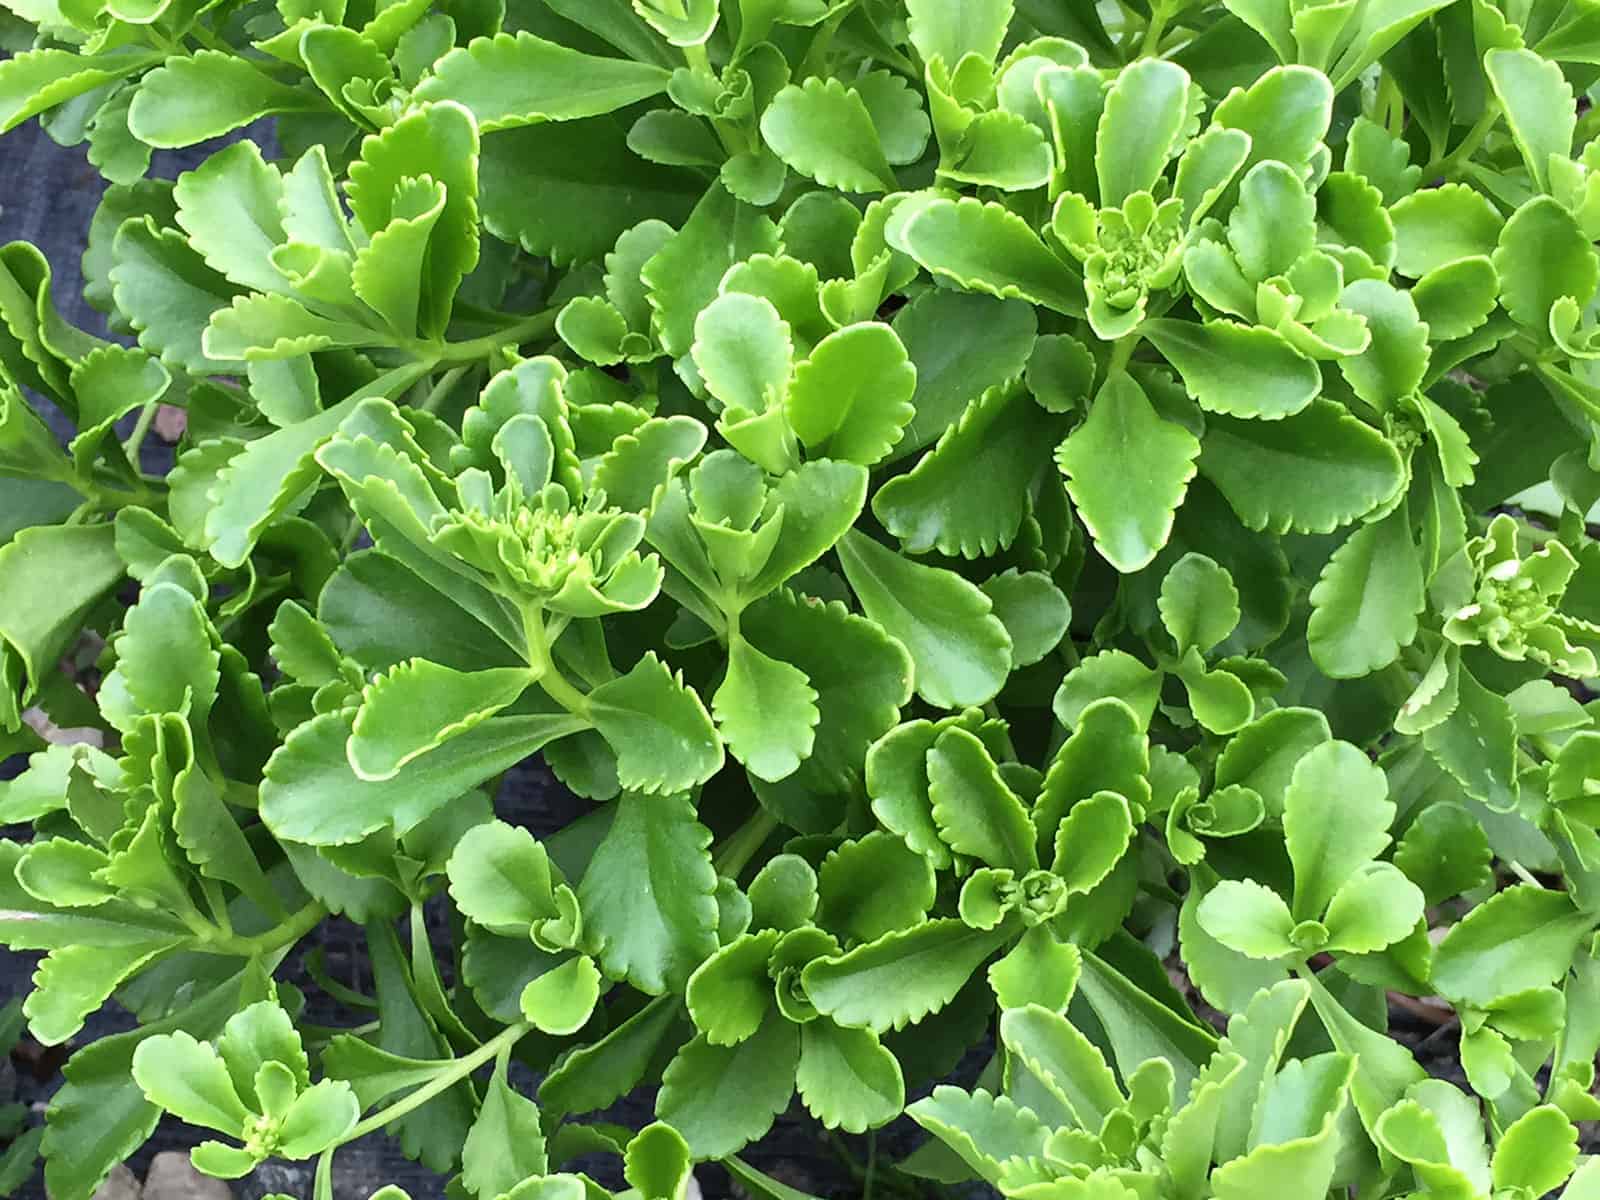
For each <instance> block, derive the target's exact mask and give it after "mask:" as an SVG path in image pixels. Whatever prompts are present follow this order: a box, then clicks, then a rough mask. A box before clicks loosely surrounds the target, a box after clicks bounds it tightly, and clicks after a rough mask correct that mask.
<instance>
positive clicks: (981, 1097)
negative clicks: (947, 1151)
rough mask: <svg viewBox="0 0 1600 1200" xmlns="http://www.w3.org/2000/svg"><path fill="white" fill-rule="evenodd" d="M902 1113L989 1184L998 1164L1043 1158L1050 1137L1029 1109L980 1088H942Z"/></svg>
mask: <svg viewBox="0 0 1600 1200" xmlns="http://www.w3.org/2000/svg"><path fill="white" fill-rule="evenodd" d="M906 1114H907V1115H908V1116H909V1117H910V1118H911V1119H912V1120H913V1121H915V1122H916V1123H917V1124H918V1125H921V1126H922V1127H923V1128H924V1129H926V1130H928V1132H930V1133H932V1134H933V1135H934V1136H935V1137H937V1138H938V1139H939V1140H940V1141H941V1142H943V1143H944V1144H945V1145H947V1146H949V1147H950V1148H951V1149H952V1150H954V1151H955V1152H956V1153H957V1154H959V1155H960V1156H961V1159H962V1161H963V1162H965V1163H966V1164H967V1166H968V1167H970V1168H971V1169H972V1170H973V1172H975V1173H976V1174H977V1175H979V1176H980V1177H982V1178H984V1179H986V1180H988V1181H989V1182H990V1183H996V1182H998V1181H999V1179H1000V1174H1001V1166H1002V1165H1003V1164H1004V1163H1006V1162H1007V1161H1009V1160H1012V1159H1018V1158H1021V1159H1036V1158H1042V1157H1043V1155H1044V1148H1045V1143H1046V1142H1047V1140H1048V1138H1049V1131H1048V1130H1047V1129H1046V1128H1045V1127H1044V1125H1043V1123H1042V1122H1040V1120H1039V1118H1038V1117H1037V1116H1035V1115H1034V1113H1033V1110H1032V1109H1028V1108H1022V1107H1020V1106H1018V1105H1017V1104H1016V1102H1015V1101H1013V1100H1011V1099H1010V1098H1009V1097H1007V1096H991V1095H990V1094H989V1093H988V1092H986V1091H983V1090H982V1089H979V1090H977V1091H974V1092H963V1091H962V1090H961V1089H960V1088H954V1087H951V1086H949V1085H948V1084H941V1085H940V1086H938V1087H936V1088H934V1089H933V1094H932V1095H931V1096H924V1097H923V1098H922V1099H921V1100H918V1101H917V1102H916V1103H915V1104H913V1105H911V1107H910V1108H908V1109H906ZM1118 1200H1121V1198H1120V1197H1119V1198H1118Z"/></svg>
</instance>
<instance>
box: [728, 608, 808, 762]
mask: <svg viewBox="0 0 1600 1200" xmlns="http://www.w3.org/2000/svg"><path fill="white" fill-rule="evenodd" d="M711 711H712V714H713V715H714V716H715V717H716V719H717V728H718V729H719V730H720V731H721V733H722V739H723V741H724V742H726V743H727V746H728V750H729V752H730V753H731V754H732V755H733V756H734V757H735V758H737V759H738V760H739V761H740V762H742V763H743V764H744V765H745V766H746V768H748V769H749V771H750V773H751V774H753V775H756V776H757V777H759V778H761V779H765V780H768V781H770V782H774V783H775V782H777V781H778V780H780V779H785V778H787V777H788V776H790V775H793V774H794V773H795V771H796V770H798V769H799V767H800V764H801V762H803V761H804V760H805V759H807V758H809V757H810V755H811V749H812V746H813V745H814V744H815V741H816V726H817V722H818V721H819V720H821V716H822V714H821V713H820V712H819V711H818V709H817V692H816V689H814V688H813V687H812V686H811V683H810V681H809V680H808V679H807V678H806V674H805V672H804V671H802V670H800V669H799V668H798V667H795V666H792V665H791V664H789V663H786V662H782V661H780V660H779V659H776V658H772V657H770V656H769V655H766V654H763V653H762V652H761V651H760V650H757V649H756V648H755V647H754V646H753V645H751V644H750V643H749V642H748V641H746V640H745V639H744V638H737V639H735V640H734V641H733V642H732V643H731V645H730V646H729V647H728V674H727V676H726V677H725V678H724V679H723V681H722V686H721V687H719V688H718V689H717V692H716V695H714V696H713V697H712V698H711Z"/></svg>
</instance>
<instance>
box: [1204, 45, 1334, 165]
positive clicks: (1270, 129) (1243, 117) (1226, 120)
mask: <svg viewBox="0 0 1600 1200" xmlns="http://www.w3.org/2000/svg"><path fill="white" fill-rule="evenodd" d="M1333 96H1334V88H1333V85H1332V84H1331V83H1330V82H1329V81H1328V78H1327V76H1325V75H1323V73H1322V72H1321V71H1317V70H1313V69H1312V68H1310V67H1302V66H1283V67H1274V68H1272V70H1270V71H1268V72H1267V73H1266V74H1265V75H1263V76H1261V77H1260V78H1259V79H1257V80H1256V81H1255V83H1253V84H1251V85H1250V86H1249V87H1248V88H1236V89H1235V90H1234V91H1232V92H1230V93H1229V94H1228V95H1227V96H1226V97H1224V98H1223V100H1222V102H1221V103H1220V104H1218V105H1217V108H1216V111H1215V112H1214V113H1212V115H1211V121H1212V124H1213V125H1217V126H1220V127H1222V128H1224V129H1238V130H1241V131H1243V132H1245V133H1247V134H1249V135H1250V156H1249V158H1248V159H1246V160H1245V166H1244V169H1245V170H1248V169H1249V168H1250V167H1252V166H1254V165H1255V164H1256V163H1258V162H1262V161H1264V160H1266V159H1276V160H1277V161H1278V162H1282V163H1303V162H1308V161H1310V159H1311V157H1312V154H1313V153H1314V152H1315V150H1316V148H1317V146H1318V145H1320V144H1321V142H1322V138H1323V135H1324V134H1326V133H1327V131H1328V123H1329V121H1330V120H1331V119H1332V115H1333Z"/></svg>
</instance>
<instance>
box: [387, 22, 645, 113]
mask: <svg viewBox="0 0 1600 1200" xmlns="http://www.w3.org/2000/svg"><path fill="white" fill-rule="evenodd" d="M670 77H671V73H670V72H668V71H666V70H664V69H662V68H661V67H658V66H655V65H654V64H652V63H644V62H629V61H628V60H626V59H621V58H603V57H599V56H597V55H593V54H583V53H580V52H579V51H577V50H573V49H571V48H569V47H567V46H562V45H558V44H557V43H555V42H549V41H546V40H545V39H544V38H541V37H535V36H534V35H533V34H531V33H528V32H527V31H526V30H523V31H521V32H518V33H516V34H510V33H501V34H497V35H495V36H494V37H492V38H477V39H474V40H473V41H472V42H471V44H469V45H466V46H461V47H459V48H457V49H454V50H452V51H450V53H448V54H446V55H445V56H444V57H443V58H441V59H440V60H439V61H438V62H436V63H434V65H433V70H432V72H431V73H430V74H429V75H428V77H427V78H426V79H424V80H423V81H422V83H421V84H419V85H418V86H417V88H416V90H415V91H414V92H413V93H412V99H413V101H414V102H415V103H419V104H426V103H429V102H431V101H435V100H454V101H456V102H457V103H459V104H462V105H464V106H465V107H466V108H467V109H468V111H470V112H471V113H472V115H473V117H475V118H476V119H477V122H478V129H479V131H480V132H481V133H493V132H495V131H496V130H498V129H514V128H516V127H517V126H519V125H531V124H533V123H535V122H538V121H572V120H577V119H579V118H581V117H595V116H599V115H600V114H602V113H609V112H613V111H615V110H616V109H619V108H626V107H627V106H629V105H630V104H637V103H638V102H639V101H641V100H648V99H649V98H650V97H651V96H657V95H660V94H661V93H662V92H664V91H666V90H667V80H668V79H669V78H670Z"/></svg>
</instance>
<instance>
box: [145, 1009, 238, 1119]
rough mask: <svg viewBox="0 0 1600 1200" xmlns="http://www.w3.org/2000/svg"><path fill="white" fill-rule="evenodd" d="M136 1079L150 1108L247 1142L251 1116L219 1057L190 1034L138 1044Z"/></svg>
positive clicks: (162, 1035)
mask: <svg viewBox="0 0 1600 1200" xmlns="http://www.w3.org/2000/svg"><path fill="white" fill-rule="evenodd" d="M133 1078H134V1082H136V1083H137V1084H138V1085H139V1087H140V1088H141V1089H142V1090H143V1091H144V1094H145V1096H146V1097H148V1098H149V1100H150V1102H151V1103H152V1104H159V1105H160V1106H161V1107H162V1108H164V1109H165V1110H166V1111H167V1112H169V1113H171V1114H172V1115H173V1116H175V1117H177V1118H178V1119H179V1120H180V1121H183V1122H185V1123H187V1124H189V1125H199V1126H201V1127H202V1128H205V1129H215V1130H217V1131H218V1132H219V1133H226V1134H229V1135H231V1136H233V1137H236V1138H241V1139H242V1138H243V1136H244V1123H245V1120H246V1119H247V1118H248V1117H249V1115H250V1114H249V1112H248V1111H247V1110H246V1109H245V1106H244V1105H243V1104H242V1103H240V1101H239V1096H238V1093H237V1092H235V1091H234V1088H233V1081H232V1080H231V1079H230V1078H229V1077H228V1071H227V1068H226V1067H224V1066H223V1065H222V1059H220V1058H218V1057H217V1052H216V1051H215V1050H213V1049H212V1048H211V1047H210V1046H208V1045H206V1044H205V1043H203V1042H197V1041H195V1039H194V1038H192V1037H190V1036H189V1035H188V1034H187V1033H183V1032H181V1031H180V1032H176V1033H164V1034H160V1035H158V1036H156V1037H152V1038H149V1039H147V1040H145V1041H144V1042H142V1043H140V1045H139V1048H138V1049H137V1050H136V1051H134V1054H133Z"/></svg>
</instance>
